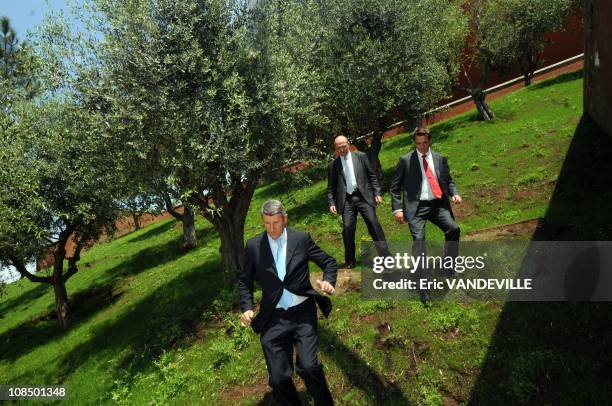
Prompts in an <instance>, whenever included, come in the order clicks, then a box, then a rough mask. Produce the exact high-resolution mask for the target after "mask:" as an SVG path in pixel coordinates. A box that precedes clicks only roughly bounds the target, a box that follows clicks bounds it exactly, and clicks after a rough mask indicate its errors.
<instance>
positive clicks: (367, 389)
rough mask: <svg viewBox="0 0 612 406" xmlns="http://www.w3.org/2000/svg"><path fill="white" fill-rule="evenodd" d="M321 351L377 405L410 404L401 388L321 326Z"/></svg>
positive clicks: (350, 382)
mask: <svg viewBox="0 0 612 406" xmlns="http://www.w3.org/2000/svg"><path fill="white" fill-rule="evenodd" d="M319 337H320V338H321V340H320V348H321V351H322V352H324V353H325V354H326V355H327V356H328V357H330V358H332V359H333V360H334V362H335V363H336V365H338V366H339V367H340V368H342V370H343V371H344V375H345V376H346V377H347V379H348V382H349V384H350V385H351V386H353V387H356V388H359V389H360V390H361V391H363V392H364V393H366V394H368V395H369V397H370V399H372V400H373V401H374V404H376V405H409V404H410V402H409V401H408V399H407V398H405V397H404V394H403V393H402V391H401V389H400V388H399V387H398V386H397V385H396V384H394V383H391V382H388V381H386V380H385V379H384V378H383V377H381V376H380V375H379V374H378V373H377V372H376V371H375V370H374V369H373V368H371V367H370V366H369V365H368V364H367V362H366V361H365V360H363V359H362V358H361V357H360V356H359V355H358V354H356V353H355V352H354V351H353V350H351V349H350V348H349V347H347V346H346V345H345V344H344V343H343V342H342V341H340V340H339V339H338V336H337V335H336V334H335V333H334V332H333V331H330V330H327V329H326V328H324V327H322V326H319Z"/></svg>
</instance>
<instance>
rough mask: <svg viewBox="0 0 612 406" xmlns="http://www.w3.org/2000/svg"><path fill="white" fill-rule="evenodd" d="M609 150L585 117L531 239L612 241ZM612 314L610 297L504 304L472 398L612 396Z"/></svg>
mask: <svg viewBox="0 0 612 406" xmlns="http://www.w3.org/2000/svg"><path fill="white" fill-rule="evenodd" d="M611 156H612V137H610V136H607V135H606V134H604V133H603V132H602V131H601V130H600V129H599V128H598V127H597V125H596V124H595V123H594V122H593V121H592V120H591V119H589V118H588V117H584V118H583V119H582V120H581V122H580V124H579V125H578V127H577V129H576V132H575V134H574V138H573V140H572V143H571V145H570V148H569V150H568V154H567V156H566V158H565V161H564V164H563V167H562V169H561V172H560V175H559V179H558V182H557V185H556V188H555V191H554V193H553V196H552V199H551V201H550V204H549V207H548V209H547V212H546V214H545V216H544V219H543V220H542V222H541V224H540V227H538V230H537V231H536V233H535V234H534V236H533V240H539V241H546V240H565V241H577V240H586V241H593V240H612V217H610V213H611V212H612V193H611V192H610V188H609V174H610V173H612V159H610V157H611ZM585 271H586V270H585ZM607 271H608V272H610V270H607ZM610 314H612V303H607V302H592V303H569V302H565V303H563V302H562V303H559V302H555V303H550V302H548V303H545V302H539V303H518V302H509V303H506V304H505V306H504V309H503V311H502V313H501V315H500V318H499V322H498V324H497V326H496V330H495V332H494V335H493V337H492V339H491V343H490V346H489V349H488V353H487V355H486V357H485V360H484V363H483V368H482V370H481V372H480V376H479V378H478V380H477V383H476V385H475V386H474V388H473V391H472V394H471V398H470V402H469V403H470V404H604V403H607V402H609V389H606V388H610V386H612V377H611V376H610V373H609V372H610V370H611V368H612V359H611V357H610V356H609V355H607V354H609V348H610V344H612V317H610Z"/></svg>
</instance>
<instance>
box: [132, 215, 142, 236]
mask: <svg viewBox="0 0 612 406" xmlns="http://www.w3.org/2000/svg"><path fill="white" fill-rule="evenodd" d="M132 219H133V220H134V231H138V230H140V216H139V215H138V213H137V212H136V210H132Z"/></svg>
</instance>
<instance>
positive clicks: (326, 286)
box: [317, 279, 336, 295]
mask: <svg viewBox="0 0 612 406" xmlns="http://www.w3.org/2000/svg"><path fill="white" fill-rule="evenodd" d="M317 285H318V286H319V289H320V290H321V291H323V292H325V293H327V294H329V295H331V294H332V293H334V292H335V290H336V289H334V287H333V286H332V284H331V283H329V282H327V281H321V280H320V279H317Z"/></svg>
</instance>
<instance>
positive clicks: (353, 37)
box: [310, 0, 467, 180]
mask: <svg viewBox="0 0 612 406" xmlns="http://www.w3.org/2000/svg"><path fill="white" fill-rule="evenodd" d="M317 4H318V5H319V7H318V16H312V17H310V19H318V21H319V24H320V27H321V28H320V31H321V46H322V50H321V52H319V53H316V54H315V55H314V57H315V58H317V59H316V60H317V65H318V66H319V70H320V74H321V75H322V77H323V80H324V84H325V89H326V91H327V93H328V94H327V96H328V97H327V98H326V104H325V111H326V113H327V114H328V116H329V118H330V121H331V123H332V124H333V127H332V128H333V130H334V132H336V133H337V132H342V133H343V134H344V135H346V136H348V137H349V138H350V139H351V140H352V141H353V142H354V143H356V144H357V146H358V147H359V149H361V150H364V151H365V152H366V153H367V154H368V158H369V160H370V162H371V164H372V167H373V168H374V169H375V172H376V173H377V175H378V177H379V178H380V179H381V180H382V170H381V165H380V161H379V158H378V154H379V151H380V149H381V140H382V134H383V132H384V131H385V129H386V128H387V127H388V125H389V124H391V123H390V120H391V119H392V118H393V117H394V113H395V112H396V111H398V110H399V111H401V113H402V115H403V116H404V118H406V119H408V121H409V122H412V123H415V122H418V121H419V120H420V119H421V118H422V117H423V115H424V113H426V112H427V111H428V110H430V109H432V108H433V107H435V106H436V105H437V104H438V103H439V102H440V101H441V100H443V99H445V98H447V97H448V96H449V95H450V91H451V88H452V85H453V84H454V83H455V80H456V78H457V76H458V72H459V56H460V53H461V48H462V46H463V43H464V39H465V36H466V34H467V24H466V19H465V18H464V15H463V14H462V13H461V9H460V3H459V2H457V1H448V0H424V1H405V0H355V1H351V2H350V3H347V2H346V1H342V0H326V1H320V2H317ZM370 133H371V137H369V138H366V137H360V136H363V135H366V134H370Z"/></svg>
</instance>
